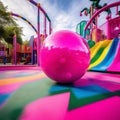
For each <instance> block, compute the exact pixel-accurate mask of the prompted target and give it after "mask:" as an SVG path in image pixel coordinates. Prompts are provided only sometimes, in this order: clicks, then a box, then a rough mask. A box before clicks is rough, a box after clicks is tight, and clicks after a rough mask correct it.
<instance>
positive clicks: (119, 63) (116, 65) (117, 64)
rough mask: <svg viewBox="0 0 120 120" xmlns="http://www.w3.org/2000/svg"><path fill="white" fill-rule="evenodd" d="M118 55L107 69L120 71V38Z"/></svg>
mask: <svg viewBox="0 0 120 120" xmlns="http://www.w3.org/2000/svg"><path fill="white" fill-rule="evenodd" d="M116 53H117V54H116V56H115V59H114V61H113V62H112V64H111V65H110V67H109V68H108V69H107V71H111V72H112V71H114V72H120V40H119V45H118V49H117V51H116Z"/></svg>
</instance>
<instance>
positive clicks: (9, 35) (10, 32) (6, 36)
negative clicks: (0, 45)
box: [4, 26, 22, 44]
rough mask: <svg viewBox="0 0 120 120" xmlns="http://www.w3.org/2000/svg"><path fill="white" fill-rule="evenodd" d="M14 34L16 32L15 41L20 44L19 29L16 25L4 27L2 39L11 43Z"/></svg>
mask: <svg viewBox="0 0 120 120" xmlns="http://www.w3.org/2000/svg"><path fill="white" fill-rule="evenodd" d="M14 34H16V36H17V42H18V43H20V44H22V38H21V29H20V28H18V27H13V26H8V27H5V34H4V39H5V41H6V42H8V43H11V44H12V43H13V36H14Z"/></svg>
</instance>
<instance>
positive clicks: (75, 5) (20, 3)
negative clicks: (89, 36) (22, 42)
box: [1, 0, 119, 39]
mask: <svg viewBox="0 0 120 120" xmlns="http://www.w3.org/2000/svg"><path fill="white" fill-rule="evenodd" d="M1 1H2V2H3V4H4V5H5V6H8V11H12V12H14V13H17V14H19V15H22V16H23V17H25V18H27V19H28V20H29V21H30V22H31V23H32V24H33V25H34V26H35V27H37V23H36V21H37V9H36V8H35V7H34V6H33V5H32V4H31V3H29V2H28V1H27V0H1ZM35 1H36V2H39V3H40V4H41V6H42V7H43V8H44V9H45V10H46V12H47V14H48V16H49V17H50V19H51V21H52V27H53V32H54V31H58V30H61V29H69V30H72V31H75V29H76V25H77V24H78V23H79V22H80V21H82V20H87V21H88V20H89V16H82V17H80V16H79V14H80V10H82V9H83V8H85V7H88V8H89V7H90V5H91V2H90V1H89V0H35ZM116 1H119V0H101V5H103V4H104V3H105V2H106V3H108V4H110V3H113V2H116ZM114 11H115V10H113V13H114ZM105 16H106V13H103V14H101V15H100V19H99V23H100V24H102V23H104V21H105ZM14 18H15V17H14ZM15 19H16V21H17V23H18V24H19V25H20V27H23V33H24V36H23V39H29V38H30V36H32V35H35V32H34V31H33V29H32V28H31V27H30V26H29V25H28V24H27V23H26V22H24V21H23V20H21V19H18V18H15ZM42 19H43V15H42V14H41V25H42V24H43V21H42ZM41 32H43V27H41Z"/></svg>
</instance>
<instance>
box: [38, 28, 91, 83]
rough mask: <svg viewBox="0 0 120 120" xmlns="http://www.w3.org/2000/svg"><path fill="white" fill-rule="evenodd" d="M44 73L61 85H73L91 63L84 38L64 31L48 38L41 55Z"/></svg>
mask: <svg viewBox="0 0 120 120" xmlns="http://www.w3.org/2000/svg"><path fill="white" fill-rule="evenodd" d="M40 63H41V68H42V70H43V71H44V73H45V74H46V75H47V76H48V77H50V78H51V79H52V80H55V81H57V82H59V83H71V82H74V81H76V80H78V79H79V78H81V77H82V76H83V75H84V74H85V72H86V70H87V68H88V66H89V63H90V51H89V48H88V45H87V43H86V41H85V39H84V38H82V37H81V36H80V35H78V34H77V33H74V32H71V31H68V30H62V31H58V32H55V33H53V34H51V35H50V36H48V37H47V38H46V40H45V41H44V43H43V46H42V48H41V53H40Z"/></svg>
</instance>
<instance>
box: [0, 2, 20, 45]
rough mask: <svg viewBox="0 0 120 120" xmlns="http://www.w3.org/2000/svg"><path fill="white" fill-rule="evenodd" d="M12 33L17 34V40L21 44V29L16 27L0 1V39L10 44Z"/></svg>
mask: <svg viewBox="0 0 120 120" xmlns="http://www.w3.org/2000/svg"><path fill="white" fill-rule="evenodd" d="M14 33H16V35H17V42H18V43H20V44H22V37H21V35H22V29H21V28H20V27H18V25H17V23H16V22H15V21H14V19H13V18H12V17H11V15H10V13H9V12H7V7H4V5H3V3H2V2H1V1H0V39H1V38H3V39H5V41H6V42H8V43H11V44H12V43H13V36H14Z"/></svg>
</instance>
